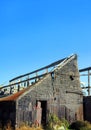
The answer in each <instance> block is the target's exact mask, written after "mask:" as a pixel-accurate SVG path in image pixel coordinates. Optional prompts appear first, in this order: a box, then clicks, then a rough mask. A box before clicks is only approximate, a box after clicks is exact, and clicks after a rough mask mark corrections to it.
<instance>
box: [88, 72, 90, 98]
mask: <svg viewBox="0 0 91 130" xmlns="http://www.w3.org/2000/svg"><path fill="white" fill-rule="evenodd" d="M88 96H90V70H88Z"/></svg>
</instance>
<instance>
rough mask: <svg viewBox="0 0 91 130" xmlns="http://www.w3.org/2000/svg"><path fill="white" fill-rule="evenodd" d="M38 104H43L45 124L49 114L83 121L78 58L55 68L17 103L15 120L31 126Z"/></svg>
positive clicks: (69, 119)
mask: <svg viewBox="0 0 91 130" xmlns="http://www.w3.org/2000/svg"><path fill="white" fill-rule="evenodd" d="M37 101H46V102H47V108H46V121H47V117H48V115H49V114H50V113H55V114H56V115H57V116H59V118H66V119H67V120H68V121H69V122H72V121H74V120H77V119H80V120H82V119H83V104H82V101H83V95H82V92H81V88H80V81H79V71H78V66H77V57H76V56H75V57H74V58H72V59H68V60H67V61H65V62H64V63H63V64H62V65H59V66H58V67H56V69H55V70H54V72H52V73H49V74H48V75H46V76H45V77H44V78H43V79H41V80H39V81H38V82H37V83H36V84H34V85H32V86H31V87H30V89H29V90H28V91H26V92H25V93H24V94H23V95H21V96H20V97H19V98H18V99H17V101H16V104H17V105H16V113H17V114H16V121H17V124H20V122H27V123H31V122H34V121H35V116H36V115H35V114H36V113H35V109H34V108H35V106H36V102H37Z"/></svg>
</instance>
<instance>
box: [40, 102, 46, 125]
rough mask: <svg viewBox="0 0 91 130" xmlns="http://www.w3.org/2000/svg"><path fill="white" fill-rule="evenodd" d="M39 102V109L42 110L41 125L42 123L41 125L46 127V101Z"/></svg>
mask: <svg viewBox="0 0 91 130" xmlns="http://www.w3.org/2000/svg"><path fill="white" fill-rule="evenodd" d="M40 102H41V108H42V117H41V123H42V125H46V117H47V101H40Z"/></svg>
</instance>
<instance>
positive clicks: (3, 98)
mask: <svg viewBox="0 0 91 130" xmlns="http://www.w3.org/2000/svg"><path fill="white" fill-rule="evenodd" d="M28 89H29V88H25V89H23V90H21V91H19V92H17V93H15V94H12V95H9V96H7V97H2V98H0V102H2V101H15V100H16V99H17V98H18V97H19V96H20V95H22V94H23V93H24V92H25V91H27V90H28Z"/></svg>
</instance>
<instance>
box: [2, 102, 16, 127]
mask: <svg viewBox="0 0 91 130" xmlns="http://www.w3.org/2000/svg"><path fill="white" fill-rule="evenodd" d="M15 104H16V103H15V102H14V101H2V102H0V123H1V124H2V128H3V127H4V126H6V125H7V124H8V123H10V124H11V126H12V127H13V128H14V127H15V122H16V118H15V117H16V107H15Z"/></svg>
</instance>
